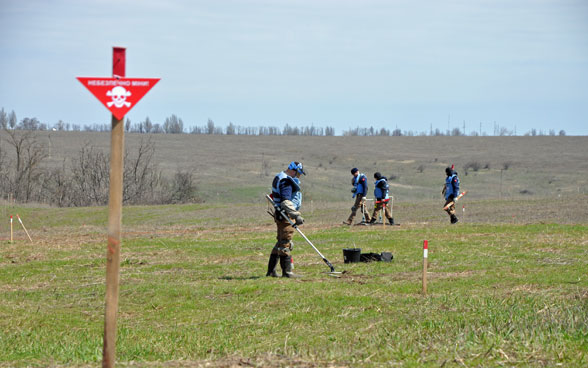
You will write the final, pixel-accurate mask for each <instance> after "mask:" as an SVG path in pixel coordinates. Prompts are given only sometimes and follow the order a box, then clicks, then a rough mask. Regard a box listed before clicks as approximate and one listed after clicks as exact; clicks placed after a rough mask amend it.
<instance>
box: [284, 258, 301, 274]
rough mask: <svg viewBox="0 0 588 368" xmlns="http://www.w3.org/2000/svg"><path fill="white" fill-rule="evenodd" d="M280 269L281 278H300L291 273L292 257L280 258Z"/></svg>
mask: <svg viewBox="0 0 588 368" xmlns="http://www.w3.org/2000/svg"><path fill="white" fill-rule="evenodd" d="M280 267H282V277H290V278H297V277H301V276H299V275H297V274H295V273H294V272H292V257H290V256H280Z"/></svg>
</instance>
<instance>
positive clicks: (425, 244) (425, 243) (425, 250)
mask: <svg viewBox="0 0 588 368" xmlns="http://www.w3.org/2000/svg"><path fill="white" fill-rule="evenodd" d="M428 253H429V242H428V241H427V240H425V241H423V294H424V295H427V257H428V256H429V254H428Z"/></svg>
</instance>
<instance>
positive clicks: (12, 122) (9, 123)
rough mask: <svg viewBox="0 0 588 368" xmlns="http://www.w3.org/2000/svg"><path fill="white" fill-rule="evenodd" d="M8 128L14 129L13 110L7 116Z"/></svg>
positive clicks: (14, 118) (14, 114) (14, 117)
mask: <svg viewBox="0 0 588 368" xmlns="http://www.w3.org/2000/svg"><path fill="white" fill-rule="evenodd" d="M8 127H9V128H10V129H15V128H16V113H15V112H14V110H12V111H11V112H10V115H9V116H8Z"/></svg>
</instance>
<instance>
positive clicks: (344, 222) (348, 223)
mask: <svg viewBox="0 0 588 368" xmlns="http://www.w3.org/2000/svg"><path fill="white" fill-rule="evenodd" d="M342 224H343V225H351V220H346V221H343V222H342Z"/></svg>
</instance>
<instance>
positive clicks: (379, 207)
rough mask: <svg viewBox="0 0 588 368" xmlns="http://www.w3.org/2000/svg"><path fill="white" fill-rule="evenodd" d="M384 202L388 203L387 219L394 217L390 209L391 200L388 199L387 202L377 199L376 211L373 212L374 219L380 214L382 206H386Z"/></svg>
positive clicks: (385, 212)
mask: <svg viewBox="0 0 588 368" xmlns="http://www.w3.org/2000/svg"><path fill="white" fill-rule="evenodd" d="M384 204H385V205H386V209H385V210H384V215H385V216H386V218H387V219H391V218H392V212H391V211H390V200H388V201H386V202H383V201H376V204H375V205H374V213H373V214H372V218H373V219H375V218H376V216H378V213H379V212H380V210H381V209H382V207H384ZM383 220H384V219H383V218H382V221H383ZM374 221H375V220H374Z"/></svg>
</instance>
